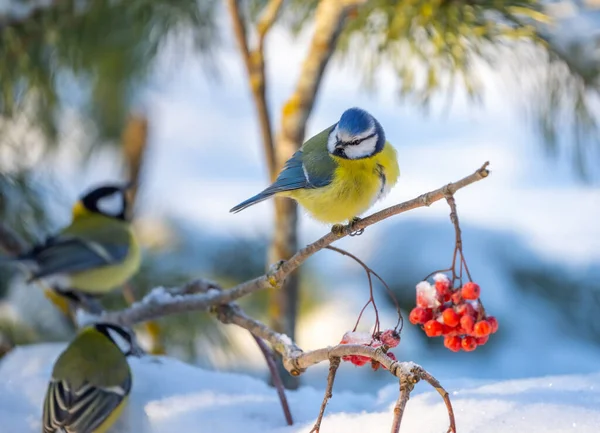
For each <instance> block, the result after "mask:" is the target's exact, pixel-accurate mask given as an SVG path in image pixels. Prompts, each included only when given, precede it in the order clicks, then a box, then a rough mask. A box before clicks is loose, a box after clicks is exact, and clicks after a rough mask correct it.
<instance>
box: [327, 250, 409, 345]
mask: <svg viewBox="0 0 600 433" xmlns="http://www.w3.org/2000/svg"><path fill="white" fill-rule="evenodd" d="M325 248H326V249H328V250H331V251H335V252H337V253H340V254H341V255H343V256H347V257H350V258H351V259H353V260H354V261H356V262H357V263H358V264H359V265H361V266H362V267H363V269H364V270H365V272H366V273H367V275H369V274H371V275H373V276H374V277H375V278H377V279H378V280H379V282H380V283H381V284H383V287H385V289H386V291H387V292H388V295H389V296H390V298H391V299H392V301H393V302H394V306H395V307H396V312H397V313H398V322H397V323H396V327H395V329H396V330H397V331H398V332H400V331H401V330H402V327H403V325H404V318H403V317H402V310H400V304H398V299H396V296H395V295H394V292H392V290H391V289H390V286H388V284H387V283H386V282H385V280H384V279H383V278H381V277H380V276H379V274H378V273H377V272H375V271H374V270H373V269H372V268H371V267H370V266H368V265H367V264H366V263H365V262H363V261H362V260H361V259H359V258H358V257H357V256H355V255H354V254H352V253H350V252H348V251H346V250H344V249H342V248H338V247H332V246H331V245H329V246H327V247H325ZM369 289H370V294H371V297H370V299H369V302H367V303H366V304H365V306H364V307H363V309H362V310H361V312H360V315H359V317H358V321H357V322H356V325H355V326H354V330H355V331H356V328H357V327H358V322H359V321H360V318H361V316H362V314H363V312H364V311H365V308H367V305H369V303H372V304H373V308H374V309H375V319H376V322H377V323H379V322H378V321H379V316H378V314H377V307H376V306H375V298H374V297H373V285H372V281H371V278H369ZM375 332H376V331H373V333H374V334H375Z"/></svg>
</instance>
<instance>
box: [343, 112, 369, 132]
mask: <svg viewBox="0 0 600 433" xmlns="http://www.w3.org/2000/svg"><path fill="white" fill-rule="evenodd" d="M372 127H373V116H371V115H370V114H369V113H367V112H366V111H365V110H363V109H361V108H357V107H353V108H349V109H347V110H346V111H344V113H342V117H341V118H340V121H339V123H338V128H339V129H343V130H344V131H347V132H348V133H350V134H352V135H359V134H361V133H363V132H365V131H367V130H369V129H370V128H372Z"/></svg>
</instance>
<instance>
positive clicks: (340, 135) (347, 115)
mask: <svg viewBox="0 0 600 433" xmlns="http://www.w3.org/2000/svg"><path fill="white" fill-rule="evenodd" d="M384 145H385V133H384V132H383V128H382V127H381V125H380V124H379V122H378V121H377V119H375V118H374V117H373V116H371V115H370V114H369V113H367V112H366V111H365V110H363V109H361V108H356V107H355V108H349V109H348V110H346V111H344V113H343V114H342V117H340V120H339V122H338V123H337V124H336V125H335V126H334V127H333V129H332V130H331V132H330V133H329V137H328V139H327V150H328V151H329V153H331V154H332V155H335V156H338V157H340V158H345V159H362V158H369V157H371V156H373V155H375V154H376V153H379V152H381V151H382V150H383V147H384Z"/></svg>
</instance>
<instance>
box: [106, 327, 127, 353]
mask: <svg viewBox="0 0 600 433" xmlns="http://www.w3.org/2000/svg"><path fill="white" fill-rule="evenodd" d="M107 332H108V335H109V336H110V339H111V340H112V341H113V342H114V343H115V344H116V345H117V347H118V348H119V349H120V350H121V352H123V353H128V352H131V342H130V341H129V340H128V339H127V338H125V337H124V336H123V335H121V333H120V332H117V331H115V330H114V329H112V328H107Z"/></svg>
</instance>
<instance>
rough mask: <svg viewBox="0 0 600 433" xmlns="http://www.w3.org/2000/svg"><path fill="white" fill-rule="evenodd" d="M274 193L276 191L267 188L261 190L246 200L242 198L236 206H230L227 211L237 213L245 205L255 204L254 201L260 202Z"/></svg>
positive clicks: (245, 206) (244, 207)
mask: <svg viewBox="0 0 600 433" xmlns="http://www.w3.org/2000/svg"><path fill="white" fill-rule="evenodd" d="M275 193H276V191H273V190H271V191H270V190H269V189H265V190H264V191H263V192H259V193H258V194H256V195H255V196H254V197H250V198H249V199H248V200H244V201H243V202H241V203H240V204H238V205H237V206H234V207H232V208H231V209H230V210H229V212H231V213H238V212H240V211H243V210H244V209H246V208H247V207H250V206H252V205H255V204H256V203H260V202H261V201H265V200H266V199H268V198H271V197H273V195H275Z"/></svg>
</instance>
